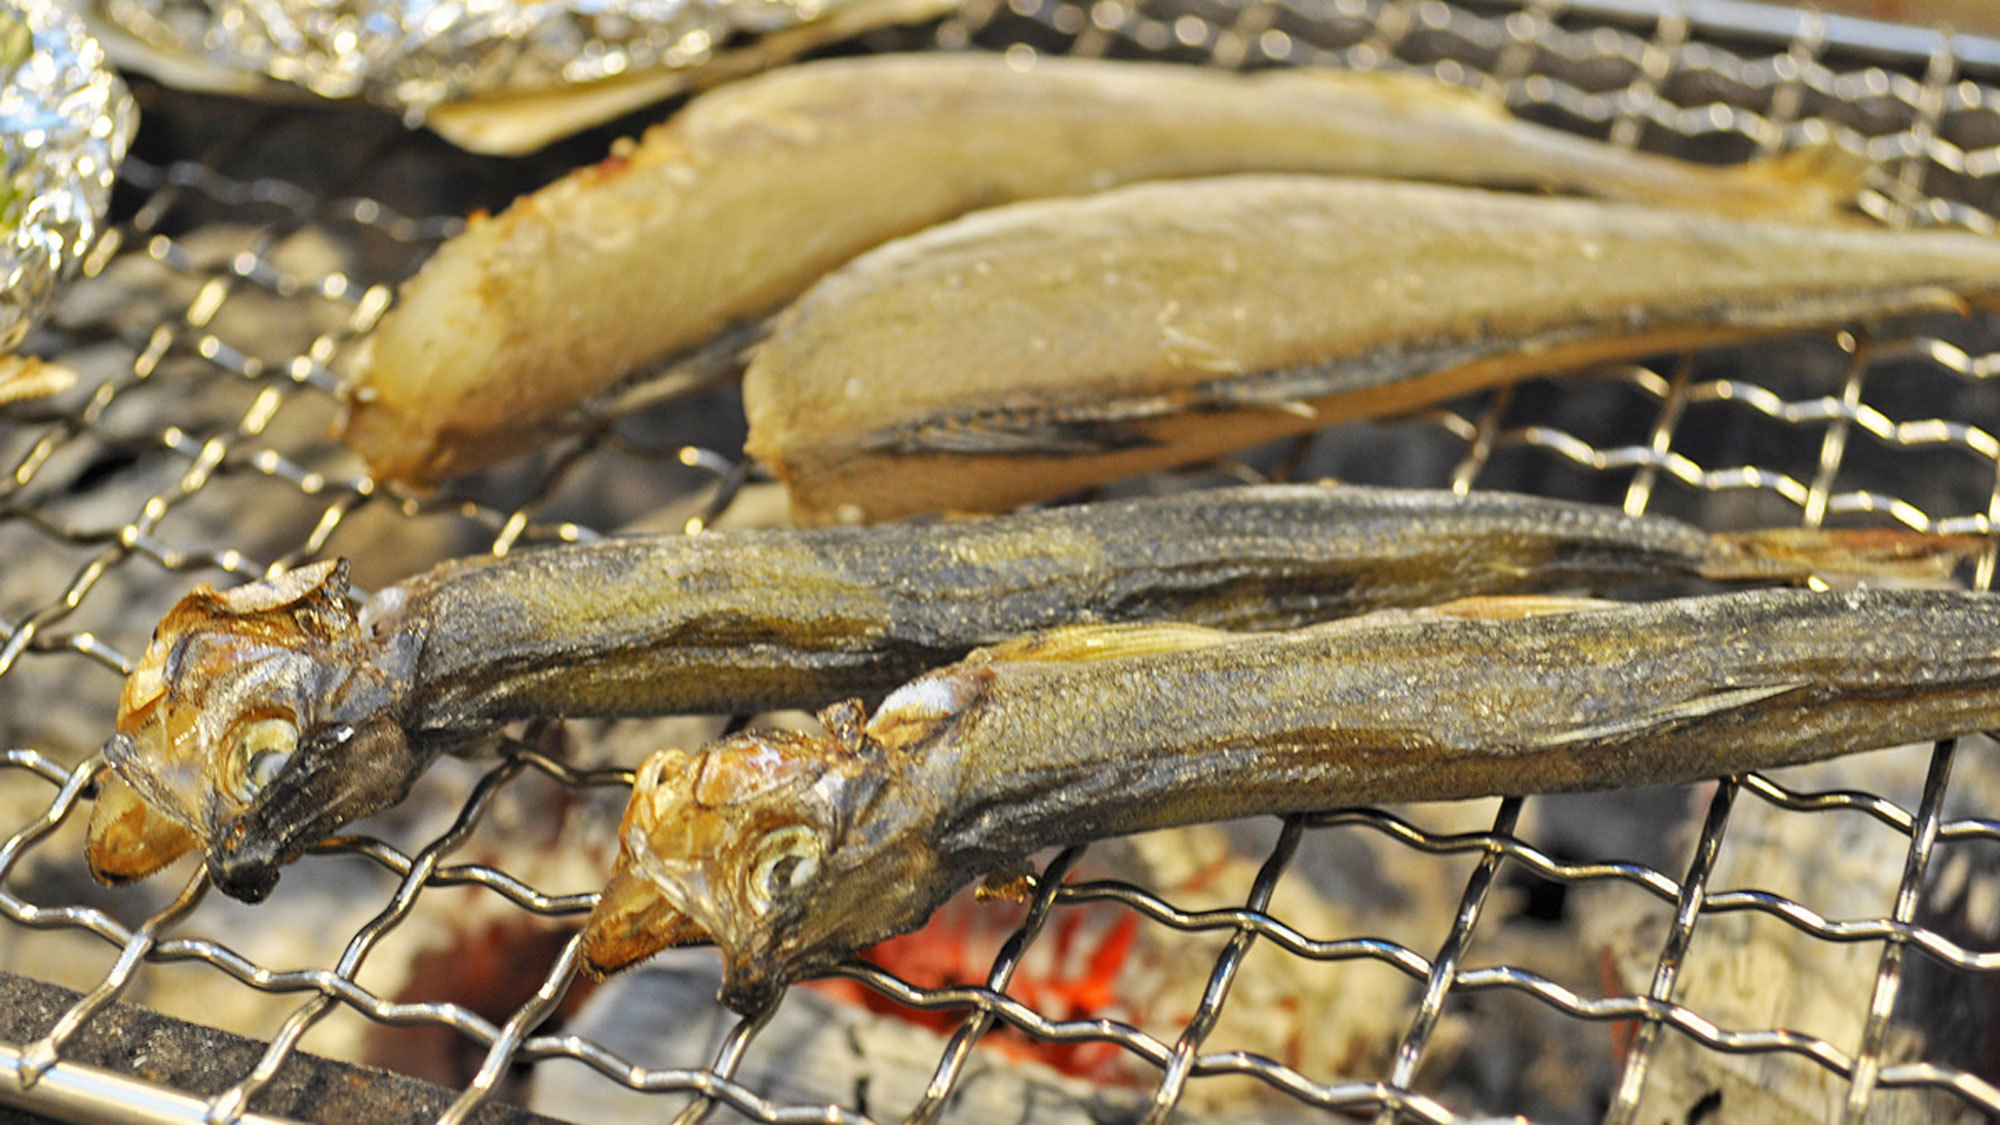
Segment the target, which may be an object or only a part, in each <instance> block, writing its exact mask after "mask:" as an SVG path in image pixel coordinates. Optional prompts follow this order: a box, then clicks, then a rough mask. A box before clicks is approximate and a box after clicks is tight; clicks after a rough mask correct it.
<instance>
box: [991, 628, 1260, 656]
mask: <svg viewBox="0 0 2000 1125" xmlns="http://www.w3.org/2000/svg"><path fill="white" fill-rule="evenodd" d="M1242 638H1243V634H1241V633H1231V632H1228V631H1227V630H1223V629H1208V628H1204V627H1202V626H1200V625H1180V624H1174V623H1171V622H1168V623H1162V624H1133V625H1068V626H1064V627H1062V628H1060V629H1050V630H1048V631H1047V632H1043V633H1035V634H1033V635H1030V636H1026V637H1022V638H1020V639H1018V640H1012V641H1006V642H1003V643H1001V644H997V645H989V646H988V647H986V648H982V649H979V650H978V651H976V652H974V653H973V654H972V655H971V656H968V657H966V659H967V660H968V661H978V662H980V663H986V664H1000V663H1026V662H1037V661H1039V662H1047V663H1062V662H1069V661H1090V660H1116V659H1118V658H1120V657H1125V656H1153V655H1158V654H1161V653H1168V652H1187V651H1189V650H1192V649H1199V648H1207V647H1209V646H1211V645H1218V644H1228V643H1230V642H1232V641H1237V640H1241V639H1242Z"/></svg>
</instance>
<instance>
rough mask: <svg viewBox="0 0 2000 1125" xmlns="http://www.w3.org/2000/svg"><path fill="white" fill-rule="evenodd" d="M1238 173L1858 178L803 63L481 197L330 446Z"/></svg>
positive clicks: (1233, 79) (1777, 195)
mask: <svg viewBox="0 0 2000 1125" xmlns="http://www.w3.org/2000/svg"><path fill="white" fill-rule="evenodd" d="M1250 170H1269V171H1309V172H1322V173H1341V174H1355V175H1363V174H1365V175H1382V176H1396V177H1406V178H1421V179H1436V180H1446V181H1452V182H1461V183H1479V184H1491V185H1497V186H1506V187H1521V188H1530V189H1536V190H1544V191H1563V192H1578V193H1585V194H1595V195H1603V196H1609V197H1615V198H1629V199H1640V200H1648V201H1653V202H1659V203H1666V204H1673V205H1677V206H1687V207H1693V208H1703V209H1710V210H1717V211H1723V212H1729V213H1757V214H1765V213H1776V214H1784V215H1792V216H1800V217H1827V216H1831V215H1833V214H1836V213H1837V212H1838V211H1839V209H1840V208H1841V207H1842V206H1843V205H1845V204H1846V203H1848V202H1849V201H1851V199H1852V198H1853V196H1854V194H1855V188H1856V177H1855V174H1854V172H1853V171H1852V169H1850V168H1846V167H1843V166H1842V161H1841V158H1840V157H1839V156H1838V154H1837V153H1835V152H1833V151H1832V150H1805V151H1802V152H1800V153H1797V154H1794V155H1793V156H1792V157H1790V158H1787V159H1784V160H1781V161H1776V162H1770V163H1764V164H1758V165H1750V166H1742V167H1736V168H1728V169H1715V168H1705V167H1700V166H1696V165H1689V164H1682V163H1678V162H1675V161H1671V160H1666V159H1662V158H1658V157H1651V156H1644V155H1638V154H1634V153H1629V152H1625V151H1622V150H1618V149H1613V148H1611V147H1609V146H1605V145H1601V144H1597V143H1594V142H1591V141H1587V140H1583V139H1580V138H1577V137H1573V136H1569V135H1567V134H1562V133H1557V132H1554V131H1552V130H1547V129H1542V128H1538V127H1536V126H1532V125H1529V124H1526V123H1523V122H1521V121H1517V120H1515V119H1514V118H1512V117H1510V116H1508V115H1507V114H1506V113H1505V112H1503V111H1502V110H1501V109H1499V108H1498V107H1497V106H1495V105H1493V104H1492V103H1490V102H1488V101H1485V100H1483V99H1481V98H1478V97H1476V96H1474V95H1472V94H1469V93H1467V92H1464V91H1460V90H1456V89H1453V88H1451V87H1447V86H1442V85H1439V84H1436V83H1433V82H1430V81H1428V80H1423V79H1417V78H1411V77H1397V76H1385V75H1376V74H1355V73H1348V72H1339V71H1330V70H1287V71H1269V72H1264V73H1260V74H1255V75H1239V74H1232V73H1225V72H1221V71H1215V70H1203V69H1197V68H1194V67H1184V66H1174V65H1168V64H1160V63H1117V62H1103V61H1083V60H1067V59H1040V60H1036V61H1035V62H1034V63H1033V64H1032V65H1029V66H1022V65H1017V64H1016V63H1015V62H1014V61H1013V60H1010V59H1002V58H1000V57H998V56H992V55H974V54H967V55H934V56H902V57H899V56H882V57H876V58H869V59H843V60H832V61H826V62H816V63H811V64H807V65H804V66H798V67H793V68H789V69H785V70H780V71H776V72H773V73H770V74H766V75H762V76H760V77H757V78H753V79H750V80H747V81H744V82H739V83H735V84H732V85H728V86H724V87H722V88H720V89H718V90H715V91H713V92H711V93H708V94H706V95H704V96H703V97H701V98H699V99H697V100H696V101H694V102H693V103H691V104H690V105H689V106H688V107H687V108H686V109H684V110H682V111H681V113H680V114H679V115H677V116H676V117H674V118H673V119H672V120H671V121H669V122H667V123H666V124H665V125H663V126H661V127H659V128H656V129H654V130H652V131H650V132H649V133H647V134H646V136H645V138H644V140H642V141H640V142H638V143H637V144H631V143H624V144H621V145H619V146H618V147H617V148H615V149H614V151H613V153H612V155H611V157H610V159H608V160H606V161H605V162H604V163H602V164H600V165H597V166H595V167H591V168H585V169H582V170H580V171H578V172H575V173H573V174H571V175H570V176H568V177H566V178H564V179H562V180H560V181H558V182H557V183H555V184H553V185H550V186H549V187H547V188H544V189H542V190H541V191H539V192H536V193H535V194H533V195H530V196H525V197H523V198H522V199H520V200H518V201H517V202H516V203H515V204H514V205H513V206H512V207H510V208H508V210H507V211H506V212H504V213H503V214H501V215H499V216H497V217H492V218H483V217H475V218H474V219H473V221H472V222H471V224H470V225H469V226H468V228H467V229H466V231H465V233H463V234H462V235H460V236H459V237H457V238H456V239H453V240H452V241H451V242H449V243H447V244H445V245H444V246H442V247H440V248H439V250H438V252H437V253H436V254H435V255H433V256H432V258H431V260H430V261H429V262H427V263H426V264H425V265H424V268H423V270H422V271H421V272H420V273H419V274H418V275H417V276H416V278H414V279H413V280H411V281H410V282H409V283H408V284H406V285H405V286H404V287H403V291H402V295H401V298H400V301H399V304H398V306H397V307H396V308H395V309H393V310H391V312H390V313H389V315H388V316H386V317H385V318H384V319H383V321H382V323H381V325H380V326H379V327H378V328H377V329H376V331H375V332H374V334H373V335H372V336H370V337H369V339H368V341H367V342H366V343H365V344H364V346H363V349H362V351H361V353H360V354H359V355H358V357H357V358H356V361H355V363H354V367H353V370H352V371H351V372H350V378H349V391H348V394H349V398H350V403H351V408H352V415H351V417H350V419H349V422H348V425H347V433H346V438H347V441H348V443H349V444H350V445H351V446H352V447H353V448H354V449H355V450H356V451H357V452H359V453H360V454H361V455H362V456H363V457H364V458H366V459H367V461H368V463H369V466H370V468H371V469H372V470H373V472H374V473H375V474H376V475H377V476H378V477H381V478H384V479H391V480H400V481H405V482H409V483H412V484H418V485H423V484H429V483H434V482H436V481H439V480H442V479H444V478H447V477H450V476H454V475H456V474H459V473H463V472H467V471H469V470H472V469H476V468H479V467H480V466H482V465H486V464H489V463H491V462H493V461H496V460H498V459H500V458H502V457H505V456H507V455H509V454H511V453H514V452H516V451H518V450H520V449H522V448H525V447H528V446H530V445H533V444H535V443H537V442H540V441H544V440H546V439H547V437H548V435H549V434H550V433H551V432H553V431H555V430H557V429H559V428H561V427H565V426H575V425H579V424H582V423H584V422H586V421H588V420H589V419H590V418H592V417H595V416H597V415H599V414H601V413H602V412H604V411H606V410H609V409H612V408H613V407H612V405H611V404H609V403H608V402H607V400H606V396H607V395H614V394H615V392H617V391H618V390H619V389H620V388H621V384H624V383H625V382H626V381H627V378H628V376H632V375H633V374H634V373H635V372H642V371H646V370H651V369H652V368H653V367H655V366H657V365H659V364H662V363H668V362H670V361H672V362H677V363H678V364H679V366H680V370H679V371H677V372H676V373H674V374H673V375H672V376H670V377H667V378H665V379H664V381H661V382H655V383H652V384H649V385H648V387H647V388H646V389H645V390H644V391H643V392H641V393H640V395H639V397H640V398H641V399H644V398H647V397H651V396H657V395H661V394H665V393H669V392H670V391H671V390H673V389H675V388H678V387H680V386H683V385H684V384H685V383H686V382H687V381H689V380H690V379H698V378H700V377H702V376H704V375H708V374H713V373H714V372H715V371H717V370H721V371H733V370H734V369H735V367H736V366H737V363H738V359H737V353H738V352H739V351H740V349H741V347H742V346H743V345H744V344H745V343H747V342H748V341H749V340H750V339H751V338H752V335H753V333H752V332H751V330H750V326H752V325H754V324H755V323H756V322H757V321H759V320H760V319H761V318H763V317H765V316H766V315H768V314H769V313H772V312H774V311H776V310H777V309H779V308H780V307H782V306H783V305H784V304H785V303H786V302H787V301H789V300H791V299H792V298H793V297H795V296H797V295H798V293H799V292H800V291H802V290H804V289H805V288H806V286H808V285H810V284H811V283H812V282H813V281H814V280H816V279H817V278H819V277H820V276H821V275H823V274H825V273H826V272H827V271H828V270H830V269H833V268H834V267H836V266H838V265H840V264H841V263H843V262H845V261H847V260H848V259H850V258H852V257H854V256H855V255H856V254H859V253H861V252H862V251H864V250H867V249H869V248H870V247H873V246H876V245H879V244H881V243H882V242H884V241H887V240H888V239H891V238H894V237H897V236H899V235H904V234H908V233H910V232H912V231H916V230H921V229H923V228H924V227H927V226H930V225H932V224H934V223H937V222H940V221H942V220H945V219H949V218H951V217H953V216H956V215H959V214H963V213H964V212H967V211H971V210H976V209H978V208H982V207H990V206H993V205H995V204H1000V203H1006V202H1009V201H1011V200H1019V199H1029V198H1036V197H1042V196H1050V195H1069V194H1075V193H1079V192H1089V191H1095V190H1099V189H1102V188H1106V187H1110V186H1112V185H1115V184H1121V183H1127V182H1131V181H1133V180H1150V179H1162V178H1169V177H1181V176H1198V175H1213V174H1217V173H1223V172H1235V171H1250ZM967 354H970V353H967ZM632 401H634V400H633V399H631V398H629V397H627V398H625V399H623V400H621V401H620V402H619V403H618V406H620V407H625V406H629V405H631V403H632Z"/></svg>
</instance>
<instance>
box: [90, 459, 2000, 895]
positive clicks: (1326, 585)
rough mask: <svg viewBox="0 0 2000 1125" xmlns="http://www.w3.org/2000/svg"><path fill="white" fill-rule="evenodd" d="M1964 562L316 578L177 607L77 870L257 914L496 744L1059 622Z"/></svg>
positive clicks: (928, 527)
mask: <svg viewBox="0 0 2000 1125" xmlns="http://www.w3.org/2000/svg"><path fill="white" fill-rule="evenodd" d="M1983 546H1984V541H1983V540H1978V539H1966V538H1938V537H1930V536H1921V535H1914V534H1908V533H1896V532H1866V531H1863V532H1838V531H1836V532H1825V533H1820V532H1800V531H1782V530H1781V531H1768V532H1755V533H1746V534H1740V535H1717V536H1711V535H1708V534H1705V533H1703V532H1700V531H1697V530H1695V529H1693V528H1690V527H1687V526H1685V525H1682V524H1678V523H1675V522H1672V521H1670V520H1664V519H1657V518H1649V519H1629V518H1626V517H1624V516H1621V515H1618V514H1617V513H1615V512H1612V511H1609V510H1607V509H1602V508H1592V507H1587V506H1581V505H1574V504H1563V503H1558V502H1554V501H1548V500H1537V499H1532V498H1528V497H1522V496H1511V495H1506V494H1499V493H1491V494H1481V495H1475V496H1468V497H1459V496H1453V495H1452V494H1450V493H1438V492H1421V491H1397V490H1370V489H1356V488H1337V487H1324V486H1311V485H1298V486H1266V487H1256V488H1242V489H1228V490H1217V491H1209V492H1199V493H1190V494H1185V495H1181V496H1174V497H1163V498H1156V499H1147V500H1134V501H1126V502H1117V503H1105V504H1097V505H1088V506H1080V507H1073V508H1062V509H1054V510H1049V511H1042V512H1029V513H1024V514H1020V515H1014V516H1008V517H1002V518H996V519H990V520H973V521H962V522H947V523H929V524H907V525H902V526H897V527H891V528H879V529H854V528H824V529H808V530H782V531H769V532H742V533H717V534H711V535H704V536H697V537H688V536H682V535H668V536H661V537H638V536H635V537H629V538H623V539H613V540H608V541H604V542H600V543H594V544H580V545H570V546H564V547H559V548H554V549H551V550H546V551H538V552H533V553H522V554H519V555H514V556H510V557H508V558H505V559H499V560H494V559H483V560H464V561H458V562H452V563H447V564H445V565H443V566H441V567H438V568H436V569H434V570H431V571H429V572H427V573H424V574H421V575H417V576H416V577H413V578H410V579H408V580H406V581H404V582H401V583H398V584H396V585H393V586H389V587H387V588H384V589H381V590H378V591H377V592H376V593H375V594H374V595H373V596H372V597H370V598H367V599H366V600H361V599H358V598H356V597H354V596H353V595H352V593H351V591H350V590H349V587H348V583H347V577H346V568H345V564H343V563H339V562H335V561H326V562H321V563H316V564H314V565H311V566H307V567H303V568H301V569H298V570H295V571H292V572H290V573H288V574H285V575H281V576H279V577H277V578H274V579H270V580H268V581H264V582H256V583H251V584H248V585H245V586H240V587H237V588H235V589H232V590H228V591H222V592H218V591H216V590H213V589H210V588H208V587H206V586H203V587H200V588H197V589H196V590H195V591H194V592H193V593H191V594H189V595H188V596H187V597H185V598H184V599H182V600H181V601H180V602H179V603H178V604H177V605H175V606H174V608H173V609H172V610H171V611H169V612H168V613H167V615H166V617H165V618H164V619H163V620H162V621H161V622H160V625H159V627H158V629H157V630H156V631H155V633H154V636H153V641H152V643H151V644H150V645H149V646H148V647H147V649H146V651H145V653H144V654H143V655H142V656H141V658H140V660H139V661H138V664H137V666H136V667H135V669H134V670H133V672H132V674H131V675H130V677H129V678H128V679H127V681H126V683H125V686H124V691H123V694H122V696H121V699H120V704H119V711H118V720H117V733H116V734H115V735H114V736H113V737H112V738H111V739H110V741H109V742H108V743H107V744H106V747H105V752H106V755H107V757H108V758H109V759H110V761H111V763H112V765H113V766H114V767H115V769H116V776H115V777H114V778H113V779H112V780H111V781H109V782H108V783H107V786H106V788H105V790H104V793H103V795H102V796H100V798H99V799H98V802H97V806H96V809H95V814H94V816H93V819H92V822H91V828H90V841H89V852H88V855H89V860H90V865H91V869H92V871H93V872H94V873H96V874H97V876H98V877H99V878H101V879H104V880H105V881H107V882H120V881H124V880H129V879H135V878H139V877H142V876H144V875H147V874H150V873H151V872H153V871H155V870H157V869H158V868H160V867H161V866H163V865H165V864H167V863H169V862H171V861H173V860H174V859H176V858H178V857H179V856H181V855H183V854H185V853H187V852H188V851H190V850H194V849H197V848H199V849H202V850H204V851H205V853H206V856H207V861H208V865H209V868H210V871H211V872H212V873H213V875H214V877H215V882H216V885H217V886H219V887H220V888H222V889H223V890H224V891H226V892H228V893H230V894H234V895H237V896H238V897H243V898H253V899H254V898H260V897H262V896H263V895H264V894H266V893H267V892H268V891H269V890H270V889H271V887H272V886H273V885H274V884H275V883H276V881H277V878H278V869H279V867H280V866H281V865H283V864H285V863H287V862H290V861H291V860H292V859H293V858H295V857H296V856H297V855H298V854H299V853H300V852H301V851H303V850H304V849H305V848H306V847H308V846H310V845H311V844H313V843H315V842H317V841H318V840H320V839H322V838H324V837H325V836H327V835H328V834H329V833H331V832H333V831H334V830H336V829H337V828H338V827H339V826H340V825H342V824H345V823H347V822H348V821H351V820H355V819H358V818H360V817H362V816H365V815H367V814H368V813H371V812H374V811H375V810H378V809H381V808H383V807H385V806H387V805H390V804H393V803H394V802H396V801H398V800H400V799H401V798H402V796H403V794H404V793H405V792H406V791H407V790H408V788H409V787H410V785H411V784H412V783H414V781H415V780H416V778H417V777H418V776H419V775H420V774H421V773H422V772H423V771H424V770H425V769H426V768H427V767H428V766H429V765H430V763H431V762H432V761H434V760H436V758H437V756H438V755H439V754H441V753H444V752H445V751H447V750H449V749H452V748H455V747H459V746H461V745H463V744H465V743H467V742H469V741H471V740H473V739H475V738H477V737H478V736H480V735H482V734H485V733H488V732H490V731H492V730H494V729H495V728H497V727H498V726H500V725H501V724H504V723H506V722H509V721H511V720H515V719H522V718H528V717H533V716H548V715H566V716H619V715H660V714H673V713H682V712H691V713H705V712H726V711H741V710H748V709H757V708H775V707H801V706H803V707H816V706H819V705H821V704H824V703H825V702H826V701H828V700H830V699H835V698H839V697H841V696H843V695H848V694H855V693H879V692H886V691H888V690H889V689H891V688H892V687H894V686H895V685H896V684H898V683H900V682H902V681H903V680H905V679H907V678H909V677H910V676H913V675H915V674H917V673H918V672H920V671H922V670H924V669H926V668H930V667H935V666H936V665H938V664H941V663H944V662H946V661H949V660H954V659H957V658H958V657H960V656H963V655H964V654H965V653H966V652H967V651H969V650H970V649H972V648H973V647H975V646H977V645H980V644H984V643H991V642H995V641H999V640H1003V639H1005V638H1008V637H1012V636H1017V635H1019V634H1021V633H1024V632H1029V631H1033V630H1036V629H1041V628H1047V627H1051V626H1055V625H1062V624H1069V623H1074V622H1083V621H1143V620H1157V619H1170V618H1171V619H1183V620H1188V621H1194V622H1199V623H1203V624H1208V625H1216V626H1227V627H1231V628H1239V629H1276V628H1288V627H1292V626H1296V625H1301V624H1305V623H1307V622H1311V621H1319V620H1324V619H1326V618H1330V617H1336V616H1340V615H1343V614H1349V613H1355V612H1359V611H1362V610H1366V609H1370V608H1375V607H1380V606H1385V605H1418V604H1426V603H1429V602H1434V601H1439V600H1442V599H1446V598H1451V597H1455V596H1460V595H1465V594H1476V593H1488V592H1494V591H1500V590H1522V589H1532V590H1550V589H1570V588H1605V587H1611V586H1619V585H1629V584H1632V583H1649V584H1650V583H1658V582H1660V581H1662V580H1671V579H1676V578H1683V577H1701V578H1708V579H1716V580H1752V581H1755V580H1768V579H1779V580H1784V579H1790V580H1797V579H1800V578H1802V577H1804V576H1805V575H1807V574H1811V573H1814V572H1817V571H1825V570H1834V571H1843V572H1847V573H1864V574H1874V573H1893V574H1916V575H1921V574H1930V575H1933V576H1935V575H1938V574H1942V573H1944V572H1948V571H1949V570H1950V569H1951V567H1952V566H1953V565H1954V563H1955V562H1957V561H1958V560H1960V559H1962V558H1963V557H1965V556H1966V555H1967V554H1968V553H1969V552H1970V551H1973V550H1976V549H1979V548H1981V547H1983Z"/></svg>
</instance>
